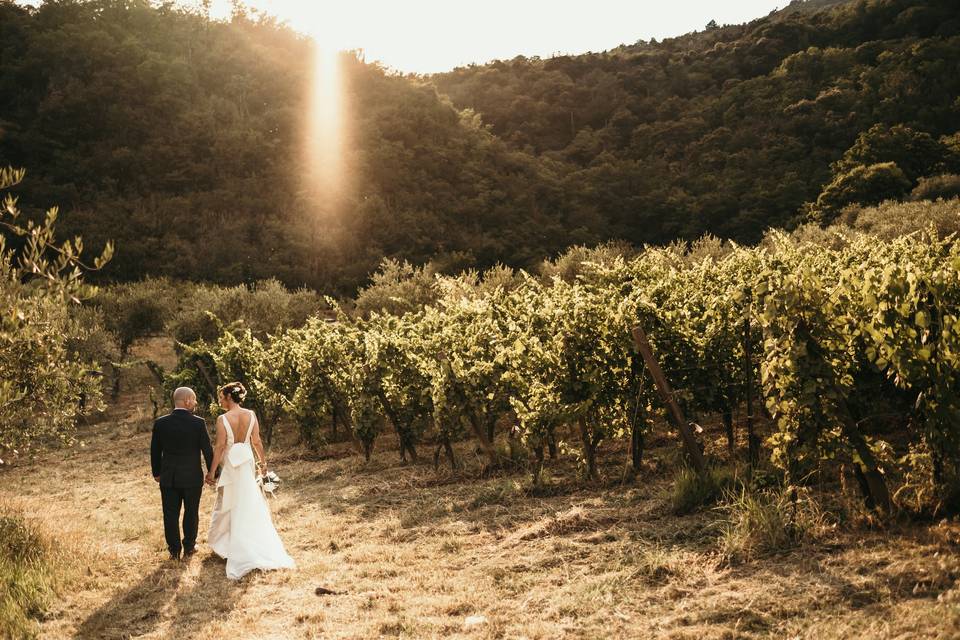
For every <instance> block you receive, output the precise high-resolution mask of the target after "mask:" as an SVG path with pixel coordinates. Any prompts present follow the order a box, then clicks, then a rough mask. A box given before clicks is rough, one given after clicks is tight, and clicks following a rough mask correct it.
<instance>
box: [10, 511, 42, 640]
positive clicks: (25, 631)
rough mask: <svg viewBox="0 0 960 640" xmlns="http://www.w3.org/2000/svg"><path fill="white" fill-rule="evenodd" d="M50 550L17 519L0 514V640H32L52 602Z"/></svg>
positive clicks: (20, 519)
mask: <svg viewBox="0 0 960 640" xmlns="http://www.w3.org/2000/svg"><path fill="white" fill-rule="evenodd" d="M49 556H50V548H49V546H48V544H47V542H46V541H45V540H44V539H43V537H42V536H40V534H39V533H38V532H37V531H36V530H35V529H33V528H32V527H31V526H30V525H28V524H27V523H26V522H25V521H24V520H23V519H22V518H21V517H19V516H17V515H9V514H0V637H4V638H32V637H36V635H37V628H36V627H37V625H36V620H37V619H39V618H40V617H41V616H42V615H43V614H44V612H45V611H46V608H47V606H48V605H49V604H50V602H51V599H52V598H53V595H54V593H53V572H52V570H51V568H50V557H49Z"/></svg>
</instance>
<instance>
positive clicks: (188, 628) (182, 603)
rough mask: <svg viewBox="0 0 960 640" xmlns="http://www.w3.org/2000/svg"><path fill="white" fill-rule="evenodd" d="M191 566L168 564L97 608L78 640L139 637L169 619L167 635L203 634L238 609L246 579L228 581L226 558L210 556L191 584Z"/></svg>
mask: <svg viewBox="0 0 960 640" xmlns="http://www.w3.org/2000/svg"><path fill="white" fill-rule="evenodd" d="M193 562H197V560H196V559H195V560H194V561H193ZM191 564H192V563H191V562H171V561H167V562H164V563H163V564H162V565H161V566H159V567H157V568H156V569H155V570H154V571H153V572H152V573H150V574H149V575H147V576H145V577H144V578H143V579H142V580H140V581H139V582H137V583H136V584H134V585H133V586H131V587H129V588H127V589H125V590H122V591H120V592H118V593H116V594H115V595H114V597H113V598H111V599H110V600H109V601H108V602H106V603H105V604H104V605H103V606H101V607H100V608H99V609H97V610H96V611H95V612H93V614H91V615H90V617H88V618H87V619H86V620H84V621H83V622H82V623H81V624H80V627H79V628H78V629H77V631H76V633H75V634H74V638H76V639H77V640H80V639H81V638H83V639H89V638H98V639H102V640H113V639H117V640H119V639H121V638H131V637H137V636H142V635H147V634H150V633H152V632H153V631H155V630H156V629H157V628H158V627H159V626H160V625H161V624H163V623H164V621H165V620H169V621H170V622H169V625H170V629H169V633H167V634H166V636H167V637H173V638H195V637H200V636H201V635H202V633H203V630H204V628H205V627H206V626H207V625H208V624H209V623H210V622H211V621H213V620H216V619H219V618H221V617H223V616H225V615H227V614H228V613H229V612H230V610H232V609H233V607H234V605H235V603H236V602H237V601H238V600H239V596H240V595H241V592H242V591H244V590H245V589H246V586H245V584H246V583H245V582H244V581H240V582H236V581H233V580H228V579H227V577H226V575H225V574H224V561H222V560H220V559H219V558H217V557H216V556H214V555H210V556H207V557H206V558H204V559H203V561H202V562H201V563H200V569H199V572H198V573H197V575H196V576H195V577H194V578H190V579H189V584H186V583H187V582H188V579H187V577H186V576H187V574H188V570H189V568H190V566H191ZM181 585H183V586H181Z"/></svg>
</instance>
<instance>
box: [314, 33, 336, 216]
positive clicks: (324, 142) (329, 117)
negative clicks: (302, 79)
mask: <svg viewBox="0 0 960 640" xmlns="http://www.w3.org/2000/svg"><path fill="white" fill-rule="evenodd" d="M343 82H344V78H343V70H342V69H341V59H340V53H339V52H338V51H337V50H336V49H335V48H332V47H328V46H324V44H323V42H322V41H320V40H315V43H314V57H313V79H312V83H311V91H310V107H309V108H310V118H309V127H308V133H307V136H308V139H307V154H308V157H307V167H308V176H307V178H308V181H309V186H310V188H311V189H312V190H314V191H316V192H319V193H322V194H323V195H325V196H328V197H329V198H330V199H331V204H333V202H332V201H333V200H336V198H337V196H338V195H340V194H341V192H342V190H343V187H344V145H343V142H344V136H345V128H346V122H345V118H344V115H345V109H344V87H343Z"/></svg>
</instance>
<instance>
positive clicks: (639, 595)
mask: <svg viewBox="0 0 960 640" xmlns="http://www.w3.org/2000/svg"><path fill="white" fill-rule="evenodd" d="M139 401H140V400H139V399H138V398H137V397H136V395H135V394H134V395H128V396H126V397H125V399H124V401H123V402H122V403H121V404H120V405H119V406H120V408H119V409H117V410H115V411H114V412H113V413H112V414H111V416H110V417H108V419H106V420H105V421H104V422H103V423H101V424H99V425H96V426H95V427H92V428H87V429H85V431H84V440H85V445H84V446H83V447H76V448H73V449H71V450H69V451H67V452H59V453H56V454H51V455H49V456H47V457H46V458H45V459H44V460H42V461H39V462H37V463H36V464H34V465H33V466H32V467H30V468H28V469H24V468H21V469H20V470H18V472H17V475H18V477H23V478H26V479H28V480H27V481H24V482H23V483H22V484H17V483H15V482H11V477H10V476H9V475H8V476H7V477H6V478H5V482H3V483H2V485H0V487H2V488H0V500H3V501H6V502H9V503H13V504H17V505H20V506H21V507H22V508H24V509H25V510H26V511H28V512H29V513H33V514H35V515H36V516H37V517H38V518H39V519H41V520H42V521H43V522H44V523H45V525H46V526H47V528H48V529H49V530H50V531H53V532H57V533H56V535H57V537H58V538H59V539H60V540H62V541H63V542H64V544H68V545H69V546H70V548H71V549H76V550H77V551H76V562H77V564H78V565H79V568H80V571H79V575H78V577H77V578H76V579H75V580H73V582H72V585H71V587H70V589H69V590H68V591H67V592H65V593H64V594H63V598H62V601H61V602H60V603H59V604H58V605H57V606H56V607H55V609H54V611H53V612H52V615H51V616H50V618H49V619H48V620H47V621H46V622H45V623H44V625H43V630H42V637H44V638H107V639H110V638H118V639H119V638H144V639H146V638H225V637H231V638H245V639H246V638H264V639H266V638H271V639H278V638H375V637H383V636H400V637H410V638H421V637H456V636H465V637H491V638H493V637H507V638H556V637H561V636H569V637H585V638H621V637H623V638H626V637H640V638H643V637H663V638H735V637H798V638H823V637H898V636H899V637H905V638H906V637H911V638H914V637H927V638H951V637H954V638H955V637H958V636H960V592H958V588H957V585H956V580H957V578H958V577H960V569H958V567H960V564H958V558H957V552H958V548H960V547H958V538H960V536H957V527H956V526H955V525H946V526H943V527H938V526H932V527H912V528H906V529H897V530H896V531H893V532H879V531H875V532H869V531H861V532H858V533H848V534H837V535H836V536H834V537H833V538H831V539H830V540H828V541H824V542H822V543H819V544H817V545H815V546H806V547H802V548H800V549H795V550H792V551H790V552H789V553H786V554H782V555H780V556H776V557H772V558H767V559H764V560H760V561H755V562H751V563H747V564H744V565H739V566H736V567H733V568H729V567H726V568H725V567H722V566H720V565H719V563H718V562H717V554H716V551H715V550H716V534H715V531H714V530H713V529H712V528H711V527H709V526H708V525H709V523H710V521H711V518H713V517H714V516H713V515H712V514H709V513H707V514H700V515H694V516H687V517H682V518H678V517H674V516H672V515H669V513H668V511H667V509H666V508H665V504H664V492H665V490H666V486H667V482H668V478H667V477H666V475H665V474H664V473H662V472H658V471H657V470H656V469H654V468H651V469H650V470H649V471H648V473H647V475H646V476H645V477H644V479H643V481H642V482H640V483H637V484H635V485H630V486H626V487H621V486H617V485H612V486H610V487H609V488H602V487H601V488H583V487H582V486H581V485H580V484H579V483H577V482H575V481H574V480H573V473H574V470H573V469H572V468H571V469H566V470H565V469H560V470H558V471H555V472H554V474H555V475H554V476H553V482H554V486H555V487H556V488H555V489H554V490H553V491H551V492H550V493H551V494H552V495H546V496H536V495H531V493H530V492H529V491H528V490H527V489H526V488H525V487H526V480H525V479H524V478H523V477H521V476H512V477H500V478H491V479H486V480H476V479H468V480H463V479H454V478H450V477H449V476H448V475H446V474H445V473H444V472H442V471H441V473H439V474H438V473H436V472H435V471H434V470H433V468H432V466H429V465H414V466H407V467H401V466H399V465H398V464H397V455H396V453H395V452H394V451H385V452H380V453H379V454H378V455H377V456H375V458H374V460H373V461H372V463H371V464H369V465H366V466H361V465H360V460H359V459H358V458H357V457H356V456H352V455H349V452H348V451H347V450H345V449H340V448H337V447H333V448H332V449H331V450H330V451H329V452H328V453H329V454H331V457H329V458H327V459H322V460H312V461H311V460H307V459H305V458H304V457H303V455H302V452H299V451H298V450H293V449H291V450H287V451H275V452H273V453H272V455H271V457H272V460H273V463H272V465H271V466H273V467H274V468H276V469H277V471H278V472H279V473H280V474H281V476H282V477H283V478H284V481H285V482H284V485H283V487H282V490H281V492H280V495H279V497H278V498H276V499H275V500H274V501H272V503H271V505H272V508H273V513H274V516H275V520H276V522H277V523H278V529H279V530H280V534H281V536H282V538H283V539H284V541H285V543H286V545H287V547H288V550H289V551H290V553H291V555H292V556H293V557H294V559H295V560H296V561H297V563H298V568H297V570H296V571H292V572H273V573H256V574H252V575H250V576H248V577H247V578H245V579H244V580H242V581H239V582H231V581H228V580H227V579H226V578H225V577H224V563H223V561H221V560H219V559H217V558H216V557H215V556H212V555H211V552H210V551H209V549H208V548H206V547H205V546H203V545H201V547H200V552H199V553H198V554H197V556H195V557H194V558H193V559H192V560H190V561H187V562H183V563H171V562H169V561H166V560H165V549H164V544H163V534H162V527H161V514H160V499H159V492H158V491H157V488H156V485H155V484H154V482H153V480H152V479H151V478H150V476H149V463H148V447H149V433H148V432H147V429H148V426H149V422H150V421H149V417H148V416H146V415H145V414H144V413H143V412H142V409H141V408H139V407H138V404H137V403H138V402H139ZM388 443H389V438H384V439H383V444H382V445H380V446H383V447H386V446H390V445H389V444H388ZM460 453H461V455H463V456H465V457H469V453H468V451H467V450H466V449H461V451H460ZM618 469H619V467H614V468H608V469H606V470H605V472H606V474H607V477H617V471H618ZM564 474H567V475H566V476H565V475H564ZM211 506H212V492H209V491H205V492H204V498H203V503H202V505H201V527H200V540H201V542H202V541H203V540H204V539H205V532H206V527H207V521H206V519H207V518H208V517H209V513H210V509H211ZM317 587H325V588H328V589H332V590H334V591H338V592H342V593H340V594H338V595H323V596H318V595H317V594H316V593H315V590H316V588H317Z"/></svg>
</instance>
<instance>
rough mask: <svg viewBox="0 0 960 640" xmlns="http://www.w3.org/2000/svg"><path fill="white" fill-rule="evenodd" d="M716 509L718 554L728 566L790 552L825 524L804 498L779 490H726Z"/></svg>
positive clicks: (822, 518)
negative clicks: (718, 532)
mask: <svg viewBox="0 0 960 640" xmlns="http://www.w3.org/2000/svg"><path fill="white" fill-rule="evenodd" d="M717 509H718V511H720V512H721V513H722V514H723V517H722V519H721V521H720V537H719V545H720V553H721V556H722V557H723V558H724V559H725V560H726V561H727V562H729V563H736V562H746V561H749V560H752V559H754V558H757V557H760V556H763V555H767V554H771V553H777V552H781V551H786V550H789V549H792V548H794V547H796V546H798V545H799V544H800V543H801V542H803V541H804V540H805V539H808V538H809V537H810V536H812V535H814V534H815V533H816V532H817V531H818V530H820V529H822V528H823V526H824V525H825V516H824V514H823V512H822V510H821V509H820V507H819V505H818V504H817V503H816V502H814V501H813V500H812V499H810V498H809V497H807V496H798V497H794V498H791V494H790V492H789V491H787V490H784V489H782V488H779V487H772V488H769V489H764V490H752V489H750V488H748V487H741V488H740V489H739V490H737V491H727V492H725V494H724V499H723V501H722V503H721V504H720V505H719V506H718V507H717Z"/></svg>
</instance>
